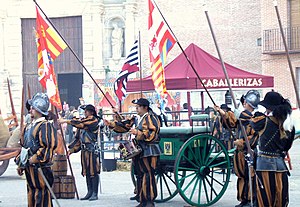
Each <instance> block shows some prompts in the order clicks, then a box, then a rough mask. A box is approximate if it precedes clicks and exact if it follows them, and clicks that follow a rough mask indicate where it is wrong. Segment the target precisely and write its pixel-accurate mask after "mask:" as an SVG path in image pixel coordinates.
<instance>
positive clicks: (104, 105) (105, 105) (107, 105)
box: [99, 91, 116, 108]
mask: <svg viewBox="0 0 300 207" xmlns="http://www.w3.org/2000/svg"><path fill="white" fill-rule="evenodd" d="M105 96H106V97H107V99H108V100H109V101H110V103H111V104H112V105H113V106H115V105H116V101H115V100H114V98H113V97H112V96H111V95H110V93H109V92H108V91H106V92H105ZM107 99H106V98H105V97H104V96H103V97H102V99H101V101H99V106H101V107H107V108H110V107H111V105H110V104H109V103H108V101H107Z"/></svg>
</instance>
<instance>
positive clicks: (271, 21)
mask: <svg viewBox="0 0 300 207" xmlns="http://www.w3.org/2000/svg"><path fill="white" fill-rule="evenodd" d="M287 2H288V1H286V0H280V1H278V9H279V13H280V18H281V21H282V25H283V27H287V26H289V24H288V23H289V19H288V16H289V14H288V4H287ZM261 17H262V20H261V23H262V28H261V29H262V31H263V30H267V29H278V28H279V24H278V20H277V16H276V12H275V8H274V6H273V1H272V0H265V1H262V3H261ZM290 59H291V62H292V66H293V72H294V74H295V77H296V78H297V76H296V67H300V53H295V54H291V55H290ZM261 61H262V72H263V74H266V75H272V76H274V90H275V91H278V92H279V93H282V95H283V96H284V97H285V98H289V99H290V100H291V103H292V105H293V106H295V105H296V95H295V90H294V85H293V83H292V78H291V73H290V69H289V66H288V61H287V57H286V55H285V53H282V54H276V55H275V54H262V56H261ZM298 85H299V83H298ZM298 89H299V87H298ZM264 92H267V90H265V91H264Z"/></svg>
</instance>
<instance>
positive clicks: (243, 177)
mask: <svg viewBox="0 0 300 207" xmlns="http://www.w3.org/2000/svg"><path fill="white" fill-rule="evenodd" d="M259 101H260V95H259V92H258V91H257V90H250V91H248V92H247V93H246V95H243V96H242V98H241V103H242V104H243V106H244V110H243V111H242V112H240V111H239V110H238V109H236V110H235V111H234V113H233V112H232V111H228V112H225V111H224V110H222V109H221V108H220V107H218V106H215V109H216V110H217V111H219V113H220V114H221V116H223V117H224V118H225V120H227V123H228V125H229V127H230V128H237V129H238V133H237V140H236V141H235V142H234V144H235V145H236V150H235V153H234V157H233V166H234V171H235V174H236V176H237V177H238V179H237V200H238V201H240V204H238V205H236V206H235V207H242V206H248V204H249V202H250V200H251V192H250V189H249V180H250V179H249V168H248V167H247V161H246V154H247V151H248V150H247V147H246V145H245V137H244V136H243V134H242V130H241V127H240V126H239V124H238V119H240V120H241V122H242V125H243V127H244V128H245V131H246V135H247V139H248V140H249V143H250V147H251V149H252V150H254V149H255V148H256V145H257V140H258V133H256V132H255V131H254V130H253V128H252V126H251V125H250V121H251V118H252V117H253V115H254V114H253V113H254V109H256V108H257V106H258V103H259ZM250 169H251V168H250ZM250 172H251V182H252V186H253V184H254V182H253V181H254V179H253V176H254V172H253V169H251V170H250ZM252 189H254V188H252ZM252 193H253V192H252ZM252 195H253V197H252V198H253V199H255V193H253V194H252Z"/></svg>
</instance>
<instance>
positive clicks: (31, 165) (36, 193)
mask: <svg viewBox="0 0 300 207" xmlns="http://www.w3.org/2000/svg"><path fill="white" fill-rule="evenodd" d="M28 106H30V114H31V117H32V125H31V127H28V128H27V129H25V131H26V133H24V141H23V143H21V144H22V150H21V153H20V155H19V156H17V157H16V160H15V161H16V164H17V165H18V168H17V171H18V174H19V175H22V174H23V173H24V171H25V175H26V180H27V197H28V206H29V207H32V206H40V207H50V206H53V204H52V200H51V195H50V191H49V189H48V188H47V186H46V182H45V180H43V176H42V175H41V174H40V173H39V171H38V168H41V170H42V172H43V174H44V176H45V178H46V179H47V182H48V183H49V185H50V186H52V184H53V173H52V170H51V164H52V156H53V153H54V150H55V148H56V146H57V139H56V131H55V129H54V128H53V125H52V124H51V123H49V122H48V121H47V120H46V116H47V115H48V108H49V99H48V97H47V95H46V94H44V93H37V94H36V95H35V96H34V97H33V98H32V99H30V100H28Z"/></svg>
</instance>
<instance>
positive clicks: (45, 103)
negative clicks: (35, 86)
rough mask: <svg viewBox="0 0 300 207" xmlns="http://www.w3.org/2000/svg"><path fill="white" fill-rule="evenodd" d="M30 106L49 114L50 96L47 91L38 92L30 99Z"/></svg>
mask: <svg viewBox="0 0 300 207" xmlns="http://www.w3.org/2000/svg"><path fill="white" fill-rule="evenodd" d="M28 103H29V105H30V106H32V107H33V108H34V109H35V110H37V111H38V112H39V113H41V114H43V115H46V116H47V115H48V109H49V98H48V96H47V94H45V93H37V94H35V95H34V96H33V98H32V99H29V100H28Z"/></svg>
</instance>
